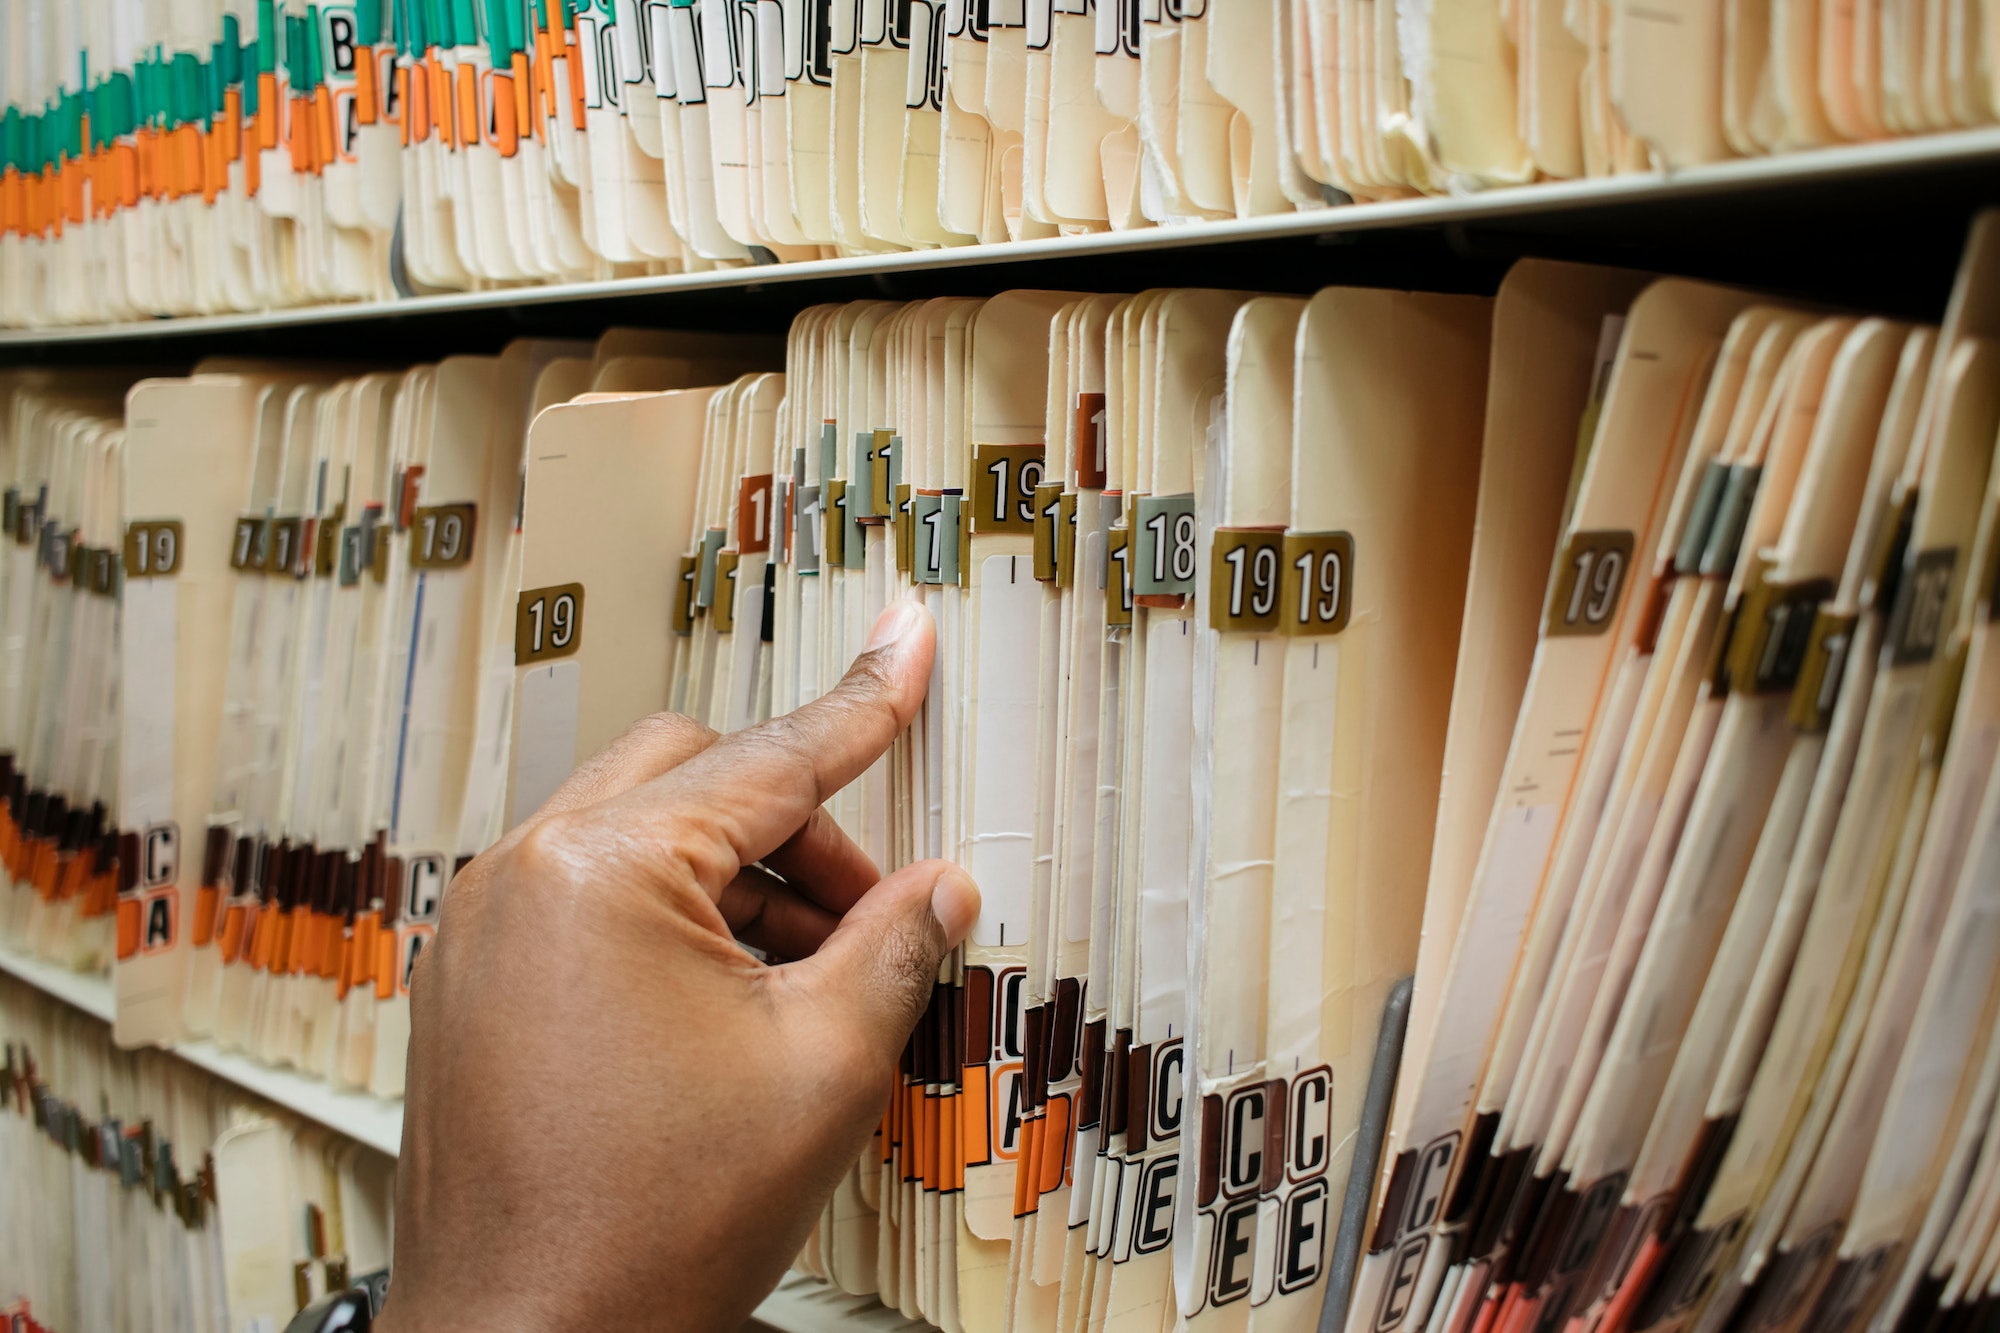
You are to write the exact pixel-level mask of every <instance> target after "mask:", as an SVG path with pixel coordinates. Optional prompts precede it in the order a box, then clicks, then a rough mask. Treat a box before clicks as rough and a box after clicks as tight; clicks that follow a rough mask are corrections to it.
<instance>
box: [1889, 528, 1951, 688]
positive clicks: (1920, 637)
mask: <svg viewBox="0 0 2000 1333" xmlns="http://www.w3.org/2000/svg"><path fill="white" fill-rule="evenodd" d="M1957 570H1958V548H1957V547H1955V546H1940V547H1936V548H1934V549H1932V550H1929V551H1920V552H1918V553H1917V554H1916V555H1915V556H1914V557H1911V558H1909V559H1906V560H1905V561H1904V564H1903V573H1902V577H1901V578H1900V579H1899V580H1898V581H1897V584H1896V606H1895V610H1894V611H1893V612H1892V613H1891V615H1890V618H1889V662H1890V665H1892V666H1907V665H1909V664H1911V663H1915V662H1928V661H1930V660H1931V658H1933V657H1935V656H1936V655H1937V650H1938V647H1939V645H1941V644H1942V643H1943V642H1944V638H1945V635H1946V633H1947V632H1948V631H1949V629H1950V628H1951V613H1952V606H1951V600H1952V599H1951V589H1952V576H1953V575H1954V574H1955V573H1956V572H1957Z"/></svg>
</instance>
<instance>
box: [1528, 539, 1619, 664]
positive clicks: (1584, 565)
mask: <svg viewBox="0 0 2000 1333" xmlns="http://www.w3.org/2000/svg"><path fill="white" fill-rule="evenodd" d="M1634 544H1635V539H1634V538H1633V536H1632V534H1631V533H1630V532H1628V531H1625V530H1623V529H1619V530H1616V531H1610V530H1607V531H1597V532H1578V533H1575V534H1573V535H1571V537H1570V539H1569V541H1568V543H1567V544H1566V545H1565V546H1564V547H1563V552H1562V555H1561V556H1560V557H1559V558H1558V559H1557V561H1556V570H1555V582H1554V587H1553V588H1552V589H1551V591H1550V594H1549V612H1548V622H1547V625H1546V627H1545V629H1544V631H1543V632H1544V633H1546V634H1548V635H1550V636H1551V637H1562V636H1569V635H1589V634H1602V633H1604V632H1605V631H1606V630H1608V629H1610V628H1611V626H1612V624H1613V622H1615V621H1616V620H1617V619H1618V602H1619V598H1620V596H1621V595H1622V594H1623V593H1624V591H1625V583H1626V578H1627V575H1629V574H1630V573H1631V569H1632V548H1633V546H1634Z"/></svg>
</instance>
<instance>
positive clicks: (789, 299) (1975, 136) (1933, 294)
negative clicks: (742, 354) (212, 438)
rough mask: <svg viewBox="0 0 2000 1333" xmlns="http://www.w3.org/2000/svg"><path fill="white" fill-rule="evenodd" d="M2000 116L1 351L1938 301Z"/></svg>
mask: <svg viewBox="0 0 2000 1333" xmlns="http://www.w3.org/2000/svg"><path fill="white" fill-rule="evenodd" d="M1996 168H2000V128H1988V129H1979V130H1965V131H1958V132H1954V133H1949V134H1938V135H1928V136H1920V137H1915V138H1907V139H1894V140H1887V141H1883V142H1880V143H1870V144H1855V145H1845V146H1841V147H1836V148H1826V149H1817V150H1812V151H1807V152H1800V153H1792V154H1786V155H1783V156H1778V157H1767V158H1750V159H1742V160H1737V161H1730V162H1723V163H1717V164H1713V165H1709V166H1702V167H1695V168H1690V169H1687V170H1683V171H1679V172H1673V173H1662V172H1648V173H1639V174H1634V175H1628V176H1616V177H1608V178H1602V179H1593V180H1580V181H1555V182H1546V183H1541V184H1534V185H1524V186H1513V187H1507V188H1501V189H1492V190H1486V191H1481V192H1477V193H1469V194H1463V195H1456V196H1448V197H1439V198H1416V199H1406V200H1390V201H1384V202H1379V203H1368V204H1356V205H1350V206H1346V207H1338V208H1327V209H1320V210H1316V211H1311V212H1304V213H1284V214H1277V215H1273V216H1270V217H1258V218H1246V219H1240V220H1234V221H1223V222H1211V223H1195V224H1186V225H1175V226H1166V227H1157V228H1149V229H1143V230H1137V231H1125V232H1109V233H1095V234H1090V235H1080V236H1064V237H1055V238H1051V239H1045V240H1033V241H1020V242H1013V243H1008V244H1000V245H983V246H965V247H960V248H955V249H944V250H919V251H908V252H898V253H893V254H882V255H862V256H853V257H849V258H843V259H828V260H815V261H811V262H807V263H799V264H775V265H764V266H756V267H746V268H735V269H727V270H720V271H716V272H709V273H684V274H674V275H669V276H662V277H645V278H628V279H619V280H615V281H607V282H596V283H568V284H553V285H546V286H523V287H511V288H506V289H499V290H489V291H477V292H460V293H451V294H444V295H433V296H420V297H413V298H409V299H406V300H398V301H378V302H364V303H355V304H348V305H325V306H311V307H298V308H289V309H282V310H272V311H268V312H264V313H259V314H238V315H214V316H199V317H190V318H179V319H161V320H149V321H142V322H136V323H128V324H115V325H104V326H93V327H77V328H55V329H8V330H0V363H15V364H19V363H27V362H62V361H72V362H73V361H81V360H93V361H104V360H106V359H110V358H119V359H125V360H132V361H137V360H147V359H155V358H158V359H162V360H180V359H185V358H188V357H193V356H199V355H202V354H205V353H208V352H212V351H220V350H242V349H245V348H249V349H254V350H258V351H261V352H265V353H268V354H273V355H277V354H288V353H289V354H299V353H310V354H314V355H320V356H328V355H331V356H340V357H347V358H356V357H369V358H374V357H383V358H395V357H405V358H407V357H411V356H418V357H421V356H438V355H443V354H445V353H447V352H454V351H478V350H485V349H489V348H493V347H497V346H499V345H500V344H501V343H504V342H505V341H506V340H507V339H509V338H512V337H516V336H520V335H523V334H530V333H546V334H565V333H570V334H573V333H578V332H594V331H596V330H598V329H601V328H602V327H604V326H605V325H606V324H607V323H611V322H618V321H623V322H638V323H647V324H660V325H678V326H681V327H688V328H704V329H725V328H737V329H780V328H782V327H784V325H785V324H786V323H787V322H788V321H789V320H790V318H791V316H792V315H793V314H794V313H795V312H796V311H797V310H798V309H799V308H801V307H802V306H805V305H808V304H811V303H813V302H817V301H831V300H852V299H856V298H859V297H870V296H872V297H878V298H881V297H886V298H892V299H915V298H918V297H923V296H929V295H941V294H948V293H957V294H970V295H977V294H981V293H986V292H992V291H998V290H1002V289H1004V288H1007V287H1024V286H1052V287H1065V288H1070V289H1075V290H1096V291H1121V290H1132V289H1135V288H1137V287H1142V286H1147V285H1162V284H1169V283H1180V284H1186V283H1190V282H1201V283H1204V284H1209V285H1229V286H1238V287H1246V288H1257V289H1263V290H1278V291H1305V290H1312V289H1314V288H1316V287H1320V286H1325V285H1327V284H1329V283H1334V282H1353V283H1361V284H1363V285H1372V286H1413V287H1426V288H1432V289H1436V290H1457V291H1488V290H1491V289H1492V287H1493V286H1494V285H1495V284H1496V283H1497V282H1498V280H1499V276H1500V274H1501V273H1502V272H1503V271H1504V270H1505V267H1506V265H1507V264H1508V263H1509V262H1511V261H1512V260H1513V259H1515V258H1518V257H1520V256H1522V255H1529V254H1540V255H1555V256H1562V257H1570V258H1576V259H1586V260H1593V261H1597V262H1614V263H1623V264H1628V265H1633V266H1638V267H1649V268H1657V269H1661V270H1663V271H1671V272H1679V273H1686V274H1690V275H1693V276H1701V277H1710V278H1716V279H1721V280H1725V281H1737V282H1744V283H1754V284H1756V285H1757V286H1759V287H1761V288H1765V289H1768V290H1773V291H1777V292H1783V293H1788V294H1795V295H1802V296H1812V297H1816V298H1818V299H1822V300H1829V301H1835V302H1841V303H1848V304H1853V305H1856V306H1863V307H1868V308H1873V309H1881V310H1884V311H1886V312H1889V313H1897V314H1908V315H1928V316H1933V317H1934V316H1935V315H1936V314H1937V313H1938V312H1939V311H1940V310H1941V309H1942V307H1943V303H1944V299H1945V294H1946V293H1947V291H1948V290H1949V286H1950V280H1951V273H1952V269H1953V266H1954V264H1955V262H1956V259H1957V256H1958V250H1959V242H1960V241H1961V240H1962V238H1963V234H1964V230H1965V224H1966V222H1967V221H1968V220H1969V219H1970V217H1971V215H1972V214H1973V213H1974V212H1976V211H1977V210H1978V209H1979V208H1980V207H1982V206H1985V205H1989V204H1994V203H2000V171H1996Z"/></svg>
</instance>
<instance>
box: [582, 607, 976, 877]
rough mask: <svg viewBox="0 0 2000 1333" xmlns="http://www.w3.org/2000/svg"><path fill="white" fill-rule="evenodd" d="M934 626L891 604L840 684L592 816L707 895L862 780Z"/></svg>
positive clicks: (916, 690) (901, 722) (918, 699)
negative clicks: (688, 872)
mask: <svg viewBox="0 0 2000 1333" xmlns="http://www.w3.org/2000/svg"><path fill="white" fill-rule="evenodd" d="M936 637H937V634H936V627H935V626H934V625H933V624H932V622H931V617H930V612H929V611H927V610H925V609H924V606H923V604H922V603H920V602H913V601H901V602H896V603H894V604H893V605H891V606H890V607H889V608H888V610H886V611H884V612H883V613H882V615H881V617H880V618H879V619H878V620H876V622H875V628H874V630H873V632H872V633H871V634H870V635H869V638H868V645H867V647H866V648H865V649H863V650H862V653H861V655H860V656H859V657H857V658H855V659H854V665H852V666H851V667H849V668H848V669H847V674H846V675H845V676H843V677H841V679H840V683H839V684H837V685H835V686H834V687H833V688H832V689H831V690H828V691H827V692H826V693H825V694H823V695H821V696H820V697H819V698H818V699H815V700H813V701H812V702H811V703H809V704H806V705H804V706H802V707H800V708H797V709H794V710H793V711H792V712H790V713H787V714H785V715H784V716H782V717H775V718H772V719H771V720H770V721H768V722H764V723H760V724H759V725H757V726H754V727H748V728H745V729H744V730H742V731H738V732H732V733H731V734H729V735H727V736H724V737H722V738H721V739H720V740H718V741H716V742H715V744H713V745H711V746H709V747H708V748H707V749H706V750H704V751H702V752H701V753H700V754H698V755H696V756H694V757H693V758H691V759H689V760H687V761H686V762H685V763H683V764H682V765H681V766H680V767H678V768H676V769H673V770H672V771H671V772H668V773H664V774H662V775H661V776H659V777H657V778H654V779H653V780H651V781H650V782H646V783H643V784H641V785H640V786H638V787H635V788H633V789H632V790H631V791H629V792H627V793H625V794H624V795H623V796H621V797H619V798H617V799H615V800H613V801H609V802H606V803H605V804H604V805H603V806H600V807H598V809H599V810H601V811H602V812H603V815H604V816H605V817H607V818H610V819H613V820H617V821H619V822H620V823H621V825H622V826H623V828H624V831H625V836H627V837H634V836H637V837H643V838H645V839H647V840H654V841H657V843H658V845H659V850H660V852H661V853H662V854H664V855H665V856H667V857H670V858H673V859H677V860H680V861H683V862H685V863H686V864H687V865H688V866H689V867H690V868H691V869H692V870H693V871H694V874H695V877H696V878H697V879H698V880H699V881H700V882H701V884H702V887H703V888H704V889H706V890H707V891H708V894H709V896H710V897H711V898H713V897H714V896H715V895H716V894H718V893H720V892H721V891H722V890H723V888H724V887H725V886H726V885H728V883H729V882H730V880H731V879H732V878H733V877H734V876H735V874H736V872H737V871H738V870H739V869H741V868H742V867H743V866H746V865H749V864H751V863H752V862H754V861H757V860H760V859H762V858H763V857H765V856H767V855H769V854H770V853H771V852H772V851H773V850H775V849H776V848H777V847H778V846H780V845H781V844H782V843H784V841H785V840H786V839H787V838H790V837H791V836H792V834H794V833H795V832H797V831H798V829H799V828H800V826H802V825H803V824H804V823H805V822H806V821H807V820H808V819H810V818H811V817H812V813H813V811H815V810H817V809H818V808H819V807H820V806H821V805H823V804H824V803H825V802H826V799H827V798H828V797H829V796H831V795H833V793H835V792H837V791H839V790H840V789H841V788H842V787H844V786H846V785H847V784H848V783H850V782H852V781H854V779H856V778H858V777H860V776H861V774H862V773H864V772H866V771H867V769H868V766H869V765H870V764H872V763H874V762H875V761H876V759H878V758H880V757H881V755H882V752H883V751H885V750H887V749H888V748H889V746H890V744H891V743H892V742H893V741H894V740H895V739H896V736H897V735H898V733H900V732H901V731H902V730H903V729H904V728H905V727H907V726H909V725H910V721H911V719H913V718H914V717H916V715H917V709H918V707H919V706H920V705H921V704H922V703H923V699H924V691H925V689H926V688H928V686H929V684H930V671H931V658H932V655H933V653H934V652H935V649H936Z"/></svg>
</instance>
